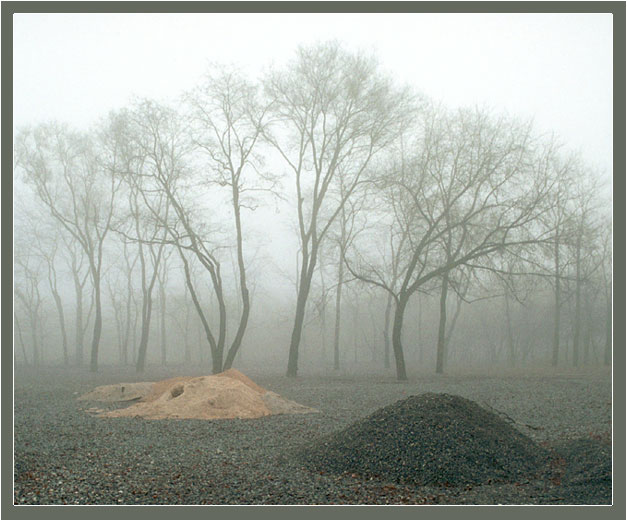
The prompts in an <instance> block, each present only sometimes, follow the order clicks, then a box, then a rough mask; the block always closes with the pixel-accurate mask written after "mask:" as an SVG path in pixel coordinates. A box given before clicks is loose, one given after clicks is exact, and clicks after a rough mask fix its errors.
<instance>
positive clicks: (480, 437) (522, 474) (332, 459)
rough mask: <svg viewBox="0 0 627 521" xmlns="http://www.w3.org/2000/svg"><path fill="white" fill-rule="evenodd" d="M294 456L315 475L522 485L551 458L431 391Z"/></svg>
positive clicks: (490, 416)
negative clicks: (349, 475)
mask: <svg viewBox="0 0 627 521" xmlns="http://www.w3.org/2000/svg"><path fill="white" fill-rule="evenodd" d="M299 455H300V457H301V459H302V460H303V461H305V462H307V463H308V464H309V465H311V466H312V467H314V468H315V469H317V470H324V471H327V472H334V473H342V472H355V473H357V474H360V475H363V476H365V477H373V476H375V477H378V478H383V479H385V480H386V481H393V482H396V483H411V484H415V485H446V486H453V485H469V484H470V485H478V484H482V483H487V482H488V481H520V480H521V479H524V478H527V477H529V476H532V475H534V474H537V473H538V471H539V470H541V469H543V468H544V467H545V466H546V464H547V462H548V457H549V454H548V452H547V451H546V450H545V449H543V448H541V447H540V446H539V445H538V444H536V443H535V442H534V441H532V440H531V439H529V438H528V437H527V436H525V435H524V434H522V433H521V432H519V431H517V430H516V429H514V428H513V427H512V426H511V425H510V424H509V423H507V422H506V421H505V420H503V419H501V418H500V417H499V416H497V415H496V414H494V413H492V412H490V411H487V410H485V409H484V408H482V407H480V406H479V405H477V404H476V403H474V402H472V401H471V400H467V399H465V398H462V397H460V396H452V395H449V394H435V393H425V394H422V395H419V396H410V397H409V398H406V399H405V400H401V401H398V402H396V403H394V404H392V405H389V406H387V407H384V408H383V409H380V410H378V411H377V412H375V413H374V414H372V415H370V416H368V417H367V418H365V419H363V420H360V421H357V422H356V423H354V424H353V425H351V426H349V427H348V428H346V429H344V430H342V431H340V432H338V433H336V434H333V435H331V436H329V437H328V438H326V439H323V440H319V441H316V442H314V443H313V444H312V445H311V446H308V447H305V448H304V449H303V450H302V451H300V452H299Z"/></svg>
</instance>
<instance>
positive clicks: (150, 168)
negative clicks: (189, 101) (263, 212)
mask: <svg viewBox="0 0 627 521" xmlns="http://www.w3.org/2000/svg"><path fill="white" fill-rule="evenodd" d="M120 117H123V118H125V122H126V123H125V125H126V127H125V130H124V136H125V140H126V141H127V142H129V143H130V146H131V147H132V149H134V150H137V151H138V153H137V154H135V159H134V161H136V162H138V163H140V164H141V167H142V175H143V176H144V182H145V183H146V185H145V187H144V188H143V190H142V193H144V194H147V193H150V194H151V197H144V198H143V201H144V203H145V206H146V209H147V210H148V211H149V212H150V215H151V218H152V219H154V221H155V222H156V223H158V224H159V226H160V227H161V229H162V230H163V233H164V234H166V235H164V236H163V237H161V238H155V239H154V240H153V241H152V242H153V243H155V244H159V245H162V244H172V245H173V246H174V247H175V248H176V250H177V252H178V253H179V256H180V258H181V261H182V263H183V269H184V274H185V283H186V284H187V288H188V290H189V293H190V296H191V298H192V301H193V303H194V307H195V309H196V312H197V314H198V317H199V319H200V322H201V324H202V327H203V330H204V332H205V335H206V337H207V341H208V342H209V346H210V349H211V358H212V369H213V372H215V373H218V372H221V371H223V370H224V369H225V368H227V367H225V365H226V364H225V362H232V360H233V359H234V358H235V354H236V351H237V349H238V348H239V345H240V344H239V342H240V341H241V338H240V337H237V336H236V338H235V340H234V343H232V344H231V346H230V349H229V351H228V352H227V353H226V359H225V343H226V339H227V327H226V326H227V307H226V300H225V295H224V284H223V280H222V274H221V264H220V262H219V259H218V255H217V252H218V251H219V250H220V249H223V248H224V247H225V246H224V244H223V243H222V242H221V241H220V240H219V238H218V232H217V230H216V229H211V227H210V226H209V225H208V223H207V220H206V216H207V213H208V209H209V208H210V203H211V201H209V200H207V199H208V197H207V195H206V194H203V195H202V196H203V198H204V199H205V201H204V202H205V204H209V206H206V207H203V205H202V201H201V199H200V198H199V197H198V189H199V188H200V187H203V186H206V183H204V182H203V183H199V184H196V183H195V180H194V177H193V175H192V174H193V172H194V170H193V169H192V168H191V167H190V163H191V158H190V154H191V153H192V151H193V150H194V145H193V143H192V142H191V141H190V139H189V133H188V128H187V127H186V125H184V124H183V121H182V118H181V116H180V115H179V114H178V113H177V112H176V111H175V110H174V109H172V108H170V107H167V106H165V105H163V104H158V103H156V102H152V101H140V102H138V103H136V104H135V106H134V107H133V108H132V109H131V110H128V111H125V112H123V113H122V114H121V115H120ZM148 184H149V185H150V188H147V185H148ZM162 196H163V197H164V198H165V199H167V202H168V205H169V206H170V214H169V215H168V216H166V215H164V213H163V212H161V211H160V210H159V208H158V207H155V205H154V204H153V203H154V198H155V197H159V198H160V197H162ZM151 201H152V203H151ZM188 256H193V257H195V258H196V259H197V260H198V261H199V262H200V264H201V265H202V266H203V268H204V269H205V270H206V272H207V273H208V274H209V277H210V279H211V285H212V289H213V297H214V298H215V300H216V302H217V309H218V317H217V330H218V331H217V335H216V334H214V326H212V318H211V317H210V316H208V314H207V313H206V312H205V311H204V309H203V305H202V303H201V299H200V296H199V295H198V291H197V288H196V286H195V285H194V281H193V280H192V277H191V272H190V266H189V264H190V260H189V258H188Z"/></svg>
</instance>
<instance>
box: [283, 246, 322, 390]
mask: <svg viewBox="0 0 627 521" xmlns="http://www.w3.org/2000/svg"><path fill="white" fill-rule="evenodd" d="M315 263H316V252H315V251H312V252H311V254H310V255H307V251H306V250H304V249H303V259H302V265H301V271H300V283H299V285H298V296H297V297H296V313H295V315H294V327H293V329H292V336H291V339H290V350H289V355H288V361H287V373H286V375H287V376H288V377H290V378H295V377H296V376H297V374H298V347H299V345H300V339H301V336H302V333H303V325H304V322H305V310H306V308H307V299H308V297H309V290H310V289H311V278H312V276H313V268H314V267H315Z"/></svg>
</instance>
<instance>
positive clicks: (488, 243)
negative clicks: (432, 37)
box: [348, 109, 550, 380]
mask: <svg viewBox="0 0 627 521" xmlns="http://www.w3.org/2000/svg"><path fill="white" fill-rule="evenodd" d="M412 148H413V154H412V156H411V157H410V159H408V160H407V161H405V160H403V161H398V162H397V168H395V169H393V170H391V171H390V172H389V175H387V176H385V178H383V179H382V180H381V181H380V184H381V187H382V189H383V190H384V191H387V192H388V197H394V198H396V200H397V201H398V204H399V207H400V213H401V215H403V216H405V219H403V220H398V219H397V221H396V222H397V223H398V224H397V229H398V228H401V227H402V226H404V227H405V228H406V230H407V233H408V240H407V248H406V250H405V254H404V255H403V262H402V263H401V269H400V272H401V274H402V276H401V279H402V280H401V284H400V287H399V289H398V290H394V289H393V288H392V286H391V284H390V282H389V276H387V277H386V274H385V273H383V272H381V271H380V270H379V269H377V267H376V266H375V265H373V264H372V263H371V262H368V260H367V259H365V258H364V257H363V254H361V259H359V260H357V261H355V260H352V261H350V262H349V263H348V266H349V269H350V270H351V272H352V273H353V275H354V276H356V277H357V278H359V279H361V280H363V281H365V282H369V283H371V284H374V285H377V286H380V287H382V288H384V289H385V290H386V291H388V292H390V293H391V294H392V296H393V298H394V301H395V305H396V308H395V315H394V323H393V329H392V346H393V349H394V355H395V359H396V370H397V377H398V378H399V379H400V380H405V379H406V378H407V373H406V368H405V361H404V356H403V347H402V343H401V330H402V326H403V318H404V314H405V309H406V307H407V303H408V301H409V298H410V297H411V296H412V295H413V294H414V293H415V292H416V291H418V290H419V288H422V287H424V286H425V285H427V284H432V283H433V281H434V280H437V279H438V278H439V277H442V276H444V275H445V274H446V273H450V272H451V271H452V270H454V269H456V268H458V267H461V266H472V267H473V268H475V269H480V268H482V267H488V266H490V263H491V262H493V259H494V258H495V257H498V256H500V255H503V254H504V253H505V252H507V251H508V249H510V248H513V247H522V246H531V245H535V244H538V243H539V242H542V241H545V240H546V239H547V230H546V229H545V228H543V227H541V226H539V225H538V221H539V217H540V216H541V215H542V213H543V212H544V211H545V200H546V197H547V193H548V190H549V188H550V180H549V179H547V178H546V177H545V176H544V175H541V172H540V171H538V169H537V168H536V166H537V165H536V164H535V162H534V154H533V152H534V142H533V139H532V135H531V129H530V127H529V126H528V125H523V124H519V123H518V122H515V121H512V120H509V119H507V118H492V117H490V116H489V115H488V114H486V113H485V112H483V111H480V110H472V111H466V110H460V111H456V112H453V113H450V112H449V113H446V112H442V111H440V110H439V109H434V110H431V111H426V112H425V117H424V119H423V127H422V131H421V134H420V135H419V136H418V139H417V141H416V143H414V144H413V147H412ZM443 243H444V244H447V245H448V246H446V247H444V248H443V247H442V245H443ZM443 250H444V251H443ZM353 257H355V253H354V254H353Z"/></svg>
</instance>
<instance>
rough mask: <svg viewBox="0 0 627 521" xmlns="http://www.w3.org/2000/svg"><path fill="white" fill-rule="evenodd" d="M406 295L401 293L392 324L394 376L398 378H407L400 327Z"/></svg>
mask: <svg viewBox="0 0 627 521" xmlns="http://www.w3.org/2000/svg"><path fill="white" fill-rule="evenodd" d="M407 300H408V297H407V296H405V295H403V294H401V296H400V297H399V300H398V302H397V304H396V309H395V310H394V323H393V325H392V349H393V351H394V360H395V362H396V378H397V379H398V380H407V371H406V369H405V356H404V355H403V344H402V339H401V335H402V329H403V317H404V315H405V308H406V307H407Z"/></svg>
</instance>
